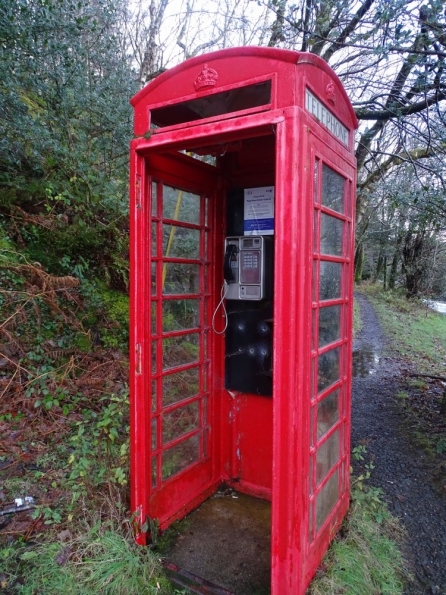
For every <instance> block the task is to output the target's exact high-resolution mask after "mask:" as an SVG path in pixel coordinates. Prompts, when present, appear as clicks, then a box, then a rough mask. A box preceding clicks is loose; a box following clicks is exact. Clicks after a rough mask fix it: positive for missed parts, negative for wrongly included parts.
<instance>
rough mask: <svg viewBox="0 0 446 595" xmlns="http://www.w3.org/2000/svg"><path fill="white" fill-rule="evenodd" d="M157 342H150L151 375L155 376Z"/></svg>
mask: <svg viewBox="0 0 446 595" xmlns="http://www.w3.org/2000/svg"><path fill="white" fill-rule="evenodd" d="M157 343H158V342H157V341H152V373H153V374H156V356H157V353H156V350H157Z"/></svg>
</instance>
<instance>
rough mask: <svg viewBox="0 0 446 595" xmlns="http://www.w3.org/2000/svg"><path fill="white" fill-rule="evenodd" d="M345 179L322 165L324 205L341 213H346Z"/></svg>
mask: <svg viewBox="0 0 446 595" xmlns="http://www.w3.org/2000/svg"><path fill="white" fill-rule="evenodd" d="M344 189H345V178H343V177H342V176H340V175H339V174H338V173H336V172H335V171H333V170H332V169H330V168H329V167H328V166H327V165H325V164H323V165H322V204H323V205H324V206H325V207H329V208H330V209H333V210H334V211H338V212H339V213H343V212H344Z"/></svg>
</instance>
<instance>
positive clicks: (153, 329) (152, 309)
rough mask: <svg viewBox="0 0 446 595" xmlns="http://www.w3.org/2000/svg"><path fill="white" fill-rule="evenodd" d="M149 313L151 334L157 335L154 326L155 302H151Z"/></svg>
mask: <svg viewBox="0 0 446 595" xmlns="http://www.w3.org/2000/svg"><path fill="white" fill-rule="evenodd" d="M151 314H152V320H151V323H152V327H151V333H152V335H157V334H158V332H157V328H156V326H157V325H156V302H152V308H151Z"/></svg>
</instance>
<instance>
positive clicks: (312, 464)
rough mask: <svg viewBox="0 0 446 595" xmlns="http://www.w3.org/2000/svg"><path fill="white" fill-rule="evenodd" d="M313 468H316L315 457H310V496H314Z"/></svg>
mask: <svg viewBox="0 0 446 595" xmlns="http://www.w3.org/2000/svg"><path fill="white" fill-rule="evenodd" d="M313 467H314V455H311V456H310V466H309V467H308V471H309V480H310V486H309V487H310V490H309V494H310V496H311V495H312V494H313V492H314V485H313V483H314V482H313V477H314V472H313Z"/></svg>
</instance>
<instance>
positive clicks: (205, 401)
mask: <svg viewBox="0 0 446 595" xmlns="http://www.w3.org/2000/svg"><path fill="white" fill-rule="evenodd" d="M207 423H208V399H207V398H206V399H203V424H202V425H204V426H205V425H206V424H207Z"/></svg>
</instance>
